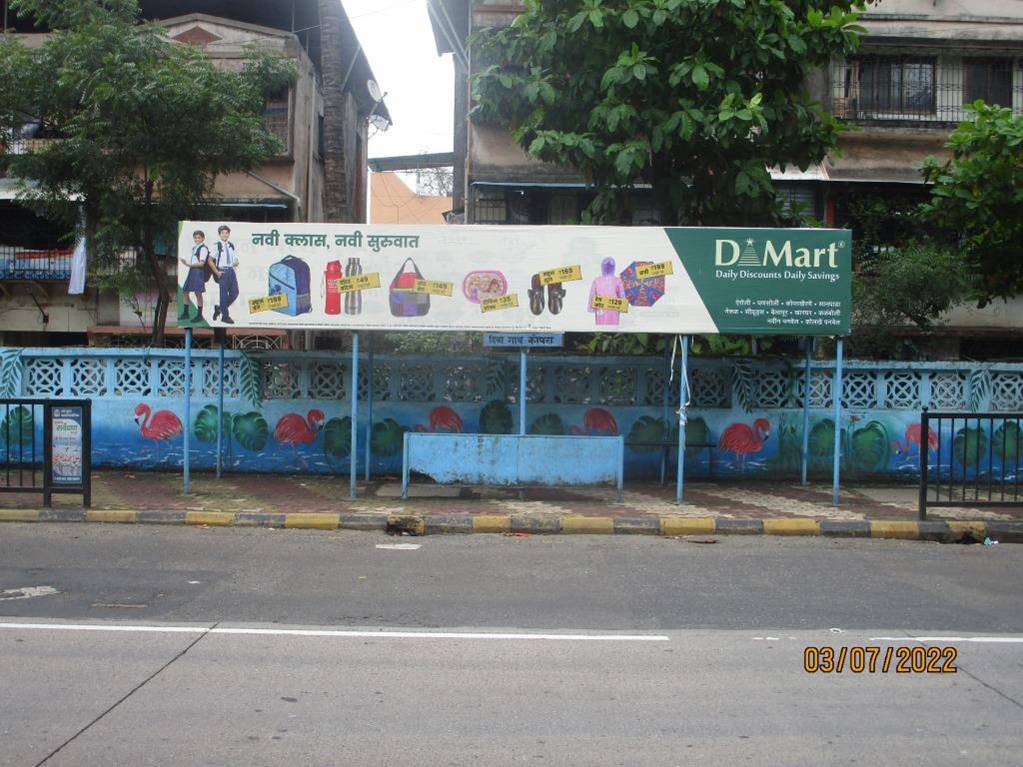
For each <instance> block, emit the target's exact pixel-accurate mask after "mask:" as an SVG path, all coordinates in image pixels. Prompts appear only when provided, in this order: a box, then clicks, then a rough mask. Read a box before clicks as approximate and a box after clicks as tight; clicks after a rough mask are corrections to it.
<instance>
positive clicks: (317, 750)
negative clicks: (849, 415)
mask: <svg viewBox="0 0 1023 767" xmlns="http://www.w3.org/2000/svg"><path fill="white" fill-rule="evenodd" d="M699 540H709V539H708V538H705V537H701V538H699ZM716 540H717V543H715V544H696V543H692V542H689V541H683V540H667V539H661V538H645V537H641V536H617V537H568V536H560V537H534V538H512V537H504V536H479V535H477V536H438V537H427V538H416V539H412V538H388V537H386V536H383V535H376V534H369V533H352V532H334V533H329V532H320V531H310V532H305V531H280V530H277V531H274V530H262V529H253V530H244V529H237V528H235V529H230V530H217V529H201V528H167V527H159V528H155V527H153V528H147V527H144V526H125V527H117V526H100V525H14V524H5V525H2V526H0V765H18V766H19V767H20V766H21V765H29V766H31V765H39V764H46V765H96V764H104V765H240V764H245V765H276V764H288V765H292V764H310V765H340V764H358V765H362V764H366V765H371V764H381V765H383V764H386V765H475V764H481V765H483V764H485V765H505V764H508V765H511V764H557V765H605V764H606V765H675V764H679V765H681V764H695V763H699V764H708V765H735V764H757V765H759V764H783V765H802V764H806V765H811V764H812V765H824V764H884V765H917V764H919V765H944V764H949V765H952V764H956V765H960V764H970V765H1001V764H1004V765H1018V764H1019V763H1020V758H1021V757H1020V754H1021V747H1023V590H1021V589H1020V588H1019V584H1020V582H1021V577H1020V576H1021V574H1023V546H1012V545H999V546H995V547H982V546H957V545H946V546H943V545H938V544H928V543H917V542H898V541H863V540H834V539H820V538H815V539H784V538H770V537H756V538H753V537H750V538H744V537H738V536H736V537H720V538H717V539H716ZM393 544H412V545H419V547H420V548H418V549H412V550H400V549H399V550H395V549H380V548H377V546H378V545H393ZM438 634H443V636H438ZM950 637H955V639H951V638H950ZM980 639H987V640H998V641H976V640H980ZM1014 640H1019V641H1014ZM807 645H812V646H830V647H834V648H836V650H837V649H838V648H840V647H843V646H844V647H852V646H862V645H875V646H879V647H882V648H888V647H913V646H917V647H920V646H930V647H945V646H954V647H956V648H957V649H958V651H959V654H958V657H957V658H956V665H957V667H958V669H959V670H958V672H957V673H955V674H937V673H932V674H926V673H906V674H896V673H895V672H894V670H891V669H890V670H889V671H888V672H887V673H881V672H880V671H878V672H877V673H873V674H871V673H862V674H857V673H851V672H849V671H845V672H843V673H830V674H822V673H816V674H809V673H806V672H805V671H804V670H803V651H804V648H805V647H806V646H807ZM883 652H884V649H883V650H882V653H883ZM850 657H851V656H850ZM882 657H883V656H882ZM878 665H879V666H880V662H879V664H878Z"/></svg>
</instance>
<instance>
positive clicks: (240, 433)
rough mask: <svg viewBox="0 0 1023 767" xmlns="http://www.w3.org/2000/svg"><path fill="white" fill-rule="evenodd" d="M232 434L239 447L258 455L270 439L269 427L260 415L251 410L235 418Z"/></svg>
mask: <svg viewBox="0 0 1023 767" xmlns="http://www.w3.org/2000/svg"><path fill="white" fill-rule="evenodd" d="M232 433H233V434H234V438H235V440H236V441H237V442H238V444H239V445H241V446H242V447H244V448H245V449H246V450H251V451H252V452H253V453H258V452H259V451H260V450H262V449H263V448H265V447H266V443H267V442H268V441H269V439H270V426H269V425H268V424H267V422H266V419H265V418H263V416H262V415H260V414H259V413H258V412H256V411H255V410H253V411H250V412H248V413H243V414H242V415H238V416H235V418H234V425H233V428H232Z"/></svg>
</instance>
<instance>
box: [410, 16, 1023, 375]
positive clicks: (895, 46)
mask: <svg viewBox="0 0 1023 767" xmlns="http://www.w3.org/2000/svg"><path fill="white" fill-rule="evenodd" d="M430 8H431V20H432V22H433V33H434V38H435V40H436V44H437V50H438V52H439V53H451V54H452V55H453V58H454V61H455V72H456V76H455V135H454V147H455V190H454V202H453V206H454V211H455V214H456V215H460V216H461V220H464V221H466V222H467V223H478V224H568V223H575V222H577V221H578V220H579V215H580V213H581V211H582V210H583V209H584V208H585V207H586V205H587V204H588V203H589V201H590V199H592V195H591V193H590V192H589V191H588V190H587V189H586V186H585V184H584V183H583V181H582V179H581V178H580V177H579V176H578V175H577V174H575V173H573V172H572V171H571V170H569V169H565V168H558V167H555V166H552V165H548V164H545V163H540V162H538V161H536V160H533V159H531V158H529V157H527V156H526V155H525V154H524V153H523V151H522V150H521V149H520V148H519V147H518V146H517V145H516V144H515V143H514V142H513V141H512V140H511V137H510V135H509V133H508V131H506V130H504V129H502V128H500V127H494V126H488V125H478V124H474V123H473V122H472V121H471V120H469V119H468V118H467V113H468V111H469V106H470V105H469V103H468V98H469V90H468V77H469V73H470V72H471V70H472V53H471V51H469V50H467V47H466V38H467V36H468V35H469V34H470V33H471V32H472V31H475V30H478V29H481V28H485V27H495V26H504V25H507V24H510V23H511V22H512V20H513V19H514V18H515V17H516V16H517V15H518V14H519V13H521V12H522V10H523V8H524V4H523V3H522V2H521V0H430ZM861 24H862V25H863V26H864V27H865V28H866V30H867V31H866V34H865V36H864V37H863V41H862V46H861V49H860V51H858V53H857V55H856V56H855V57H853V58H849V59H847V60H836V61H834V62H832V64H831V66H830V67H828V69H827V71H821V72H817V73H815V74H814V75H813V76H812V77H810V78H809V80H808V82H807V86H808V88H809V89H810V91H811V93H812V94H813V95H814V96H815V97H816V98H817V99H818V100H819V101H820V102H821V103H823V104H824V105H825V106H826V107H827V108H828V109H830V110H831V111H832V113H833V114H835V115H836V116H838V117H841V118H843V119H846V120H848V121H849V122H852V123H855V124H856V125H857V126H858V130H856V131H852V132H849V133H846V134H844V135H843V137H842V139H841V142H840V147H841V150H842V151H841V154H838V153H836V154H835V155H834V156H830V157H828V158H826V159H825V161H824V162H821V163H820V164H819V165H817V166H814V167H810V168H807V169H806V170H805V171H802V170H799V169H797V168H788V169H787V170H786V171H784V172H782V171H777V170H776V171H773V175H774V178H775V185H776V187H777V188H778V189H780V190H781V191H782V192H784V193H785V194H787V195H788V196H789V198H790V199H791V201H792V202H794V203H798V204H799V205H801V206H802V209H803V210H804V211H805V212H807V213H809V214H810V215H811V216H813V217H814V218H816V219H818V220H820V221H822V222H824V223H826V224H827V225H829V226H836V225H837V226H844V225H846V224H847V223H848V222H849V213H850V206H851V203H852V202H853V201H854V200H855V199H857V198H859V197H862V196H864V195H877V196H879V197H881V198H883V199H891V200H892V201H893V203H895V202H900V201H901V202H905V201H913V200H917V199H922V198H923V197H924V196H925V195H926V193H927V190H926V186H925V185H924V183H923V179H922V177H921V175H920V173H919V171H918V170H917V169H916V167H915V165H916V163H918V162H920V160H922V159H923V158H924V157H926V156H927V155H932V154H933V155H937V156H939V157H940V156H943V155H944V154H945V151H944V149H943V145H944V143H945V141H946V140H947V138H948V135H949V133H950V132H951V130H953V129H954V127H955V125H956V124H957V123H958V122H960V121H961V120H963V119H964V118H965V117H966V113H965V112H964V110H963V105H964V104H966V103H969V102H972V101H975V100H976V99H984V100H985V101H987V102H988V103H996V104H1000V105H1003V106H1007V107H1011V108H1012V110H1013V112H1014V113H1015V114H1023V3H1020V2H1018V0H880V2H875V3H871V4H870V5H869V6H868V10H867V11H866V13H865V14H864V15H863V17H862V20H861ZM637 197H638V198H639V200H640V202H639V204H638V205H637V206H636V209H635V210H634V211H633V216H632V219H633V223H634V224H656V223H658V220H657V213H656V211H654V210H653V208H652V206H650V207H648V208H645V207H644V206H643V204H642V195H637ZM736 223H740V222H736ZM945 319H946V323H945V325H944V327H942V328H941V329H939V330H937V331H935V333H936V334H937V335H938V336H943V337H944V340H945V343H943V344H942V353H949V354H953V355H955V354H958V353H960V352H962V353H967V354H969V353H973V352H974V351H976V352H977V353H979V354H985V355H986V354H987V353H989V352H991V351H992V349H991V348H990V347H991V346H992V344H994V345H999V344H1000V345H1001V346H1002V347H1004V346H1005V344H1003V343H1001V342H1002V341H1004V340H1005V339H1006V338H1009V337H1018V336H1019V335H1020V334H1021V329H1023V302H1018V301H1009V302H996V303H995V304H992V305H990V306H989V307H987V308H986V309H984V310H977V309H974V308H970V307H961V308H959V309H956V310H955V311H953V312H952V313H951V314H950V315H949V316H948V317H947V318H945ZM967 341H968V342H969V343H967V344H966V345H965V346H964V345H963V344H962V343H961V342H967Z"/></svg>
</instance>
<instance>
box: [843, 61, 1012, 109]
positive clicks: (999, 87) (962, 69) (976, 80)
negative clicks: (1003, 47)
mask: <svg viewBox="0 0 1023 767" xmlns="http://www.w3.org/2000/svg"><path fill="white" fill-rule="evenodd" d="M831 89H832V90H831V111H832V114H834V115H835V116H837V117H843V118H846V119H848V120H851V121H853V122H858V123H865V124H870V123H875V124H876V123H930V124H947V125H953V124H955V123H958V122H962V121H963V120H966V119H968V117H969V115H968V113H967V112H966V111H965V110H964V108H963V107H964V105H966V104H970V103H972V102H974V101H976V100H978V99H981V100H983V101H985V102H987V103H988V104H998V105H1000V106H1005V107H1010V108H1012V110H1013V113H1014V114H1017V115H1018V114H1023V68H1021V67H1020V64H1019V63H1018V61H1016V60H1014V59H1011V58H977V59H971V58H957V59H947V58H944V57H939V56H913V57H904V56H863V57H860V58H857V59H849V60H846V61H840V62H836V63H835V64H833V65H832V68H831Z"/></svg>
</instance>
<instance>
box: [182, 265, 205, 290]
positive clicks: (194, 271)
mask: <svg viewBox="0 0 1023 767" xmlns="http://www.w3.org/2000/svg"><path fill="white" fill-rule="evenodd" d="M203 271H204V269H203V268H202V267H201V266H200V267H189V268H188V276H187V277H186V278H185V286H184V287H183V288H181V290H182V292H184V293H205V292H206V280H204V279H203Z"/></svg>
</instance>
